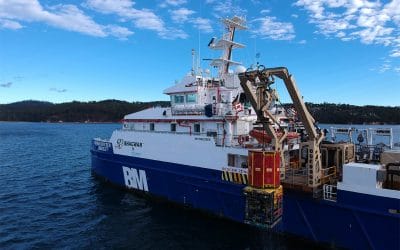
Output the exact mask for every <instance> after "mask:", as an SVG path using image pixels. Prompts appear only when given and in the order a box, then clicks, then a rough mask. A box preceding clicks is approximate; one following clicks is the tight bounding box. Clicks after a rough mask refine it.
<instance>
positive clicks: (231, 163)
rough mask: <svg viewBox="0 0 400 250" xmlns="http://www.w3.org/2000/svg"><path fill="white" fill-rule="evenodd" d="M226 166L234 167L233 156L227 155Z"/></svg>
mask: <svg viewBox="0 0 400 250" xmlns="http://www.w3.org/2000/svg"><path fill="white" fill-rule="evenodd" d="M228 166H229V167H235V155H233V154H228Z"/></svg>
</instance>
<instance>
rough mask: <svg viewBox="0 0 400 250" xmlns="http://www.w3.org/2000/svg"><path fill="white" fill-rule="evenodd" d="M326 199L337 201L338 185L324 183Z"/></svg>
mask: <svg viewBox="0 0 400 250" xmlns="http://www.w3.org/2000/svg"><path fill="white" fill-rule="evenodd" d="M323 191H324V196H323V197H324V200H327V201H333V202H336V200H337V186H336V185H328V184H324V186H323Z"/></svg>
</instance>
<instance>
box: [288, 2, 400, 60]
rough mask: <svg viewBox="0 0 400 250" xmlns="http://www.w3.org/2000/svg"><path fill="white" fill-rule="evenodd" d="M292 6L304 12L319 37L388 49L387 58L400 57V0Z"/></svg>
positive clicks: (306, 3) (296, 4) (302, 3)
mask: <svg viewBox="0 0 400 250" xmlns="http://www.w3.org/2000/svg"><path fill="white" fill-rule="evenodd" d="M293 5H294V6H297V7H300V8H302V9H304V10H306V11H307V13H308V14H309V22H310V23H313V24H315V25H316V27H317V33H319V34H322V35H324V36H326V37H337V38H339V39H341V40H342V41H350V40H359V41H360V42H361V43H364V44H379V45H383V46H389V47H392V48H393V49H392V52H391V54H390V56H392V57H400V49H399V47H400V38H399V33H400V28H399V27H400V0H392V1H390V2H388V3H386V4H384V3H383V2H381V1H376V2H370V1H368V0H298V1H296V2H295V3H294V4H293Z"/></svg>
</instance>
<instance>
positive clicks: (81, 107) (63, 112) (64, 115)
mask: <svg viewBox="0 0 400 250" xmlns="http://www.w3.org/2000/svg"><path fill="white" fill-rule="evenodd" d="M306 105H307V107H308V109H309V111H310V113H311V114H312V116H313V117H314V118H315V120H316V121H318V122H320V123H333V124H335V123H336V124H363V123H388V124H400V107H384V106H372V105H367V106H355V105H349V104H333V103H322V104H314V103H306ZM155 106H162V107H167V106H169V102H168V101H154V102H126V101H119V100H104V101H98V102H96V101H91V102H78V101H73V102H66V103H59V104H54V103H51V102H41V101H22V102H16V103H10V104H1V105H0V121H29V122H59V121H63V122H118V121H120V120H121V119H122V118H123V117H124V116H125V115H126V114H129V113H134V112H137V111H140V110H143V109H146V108H150V107H155ZM284 106H285V107H286V108H289V107H291V105H290V104H284Z"/></svg>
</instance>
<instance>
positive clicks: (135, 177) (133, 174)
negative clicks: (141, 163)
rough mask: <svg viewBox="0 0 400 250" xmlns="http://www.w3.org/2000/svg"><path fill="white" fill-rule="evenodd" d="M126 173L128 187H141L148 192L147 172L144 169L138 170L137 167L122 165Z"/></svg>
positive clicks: (140, 188) (125, 178)
mask: <svg viewBox="0 0 400 250" xmlns="http://www.w3.org/2000/svg"><path fill="white" fill-rule="evenodd" d="M122 172H123V173H124V180H125V186H127V187H128V188H134V189H139V190H143V191H146V192H148V191H149V187H148V185H147V177H146V172H145V171H144V170H140V169H139V171H138V170H136V169H135V168H128V167H125V166H122Z"/></svg>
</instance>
